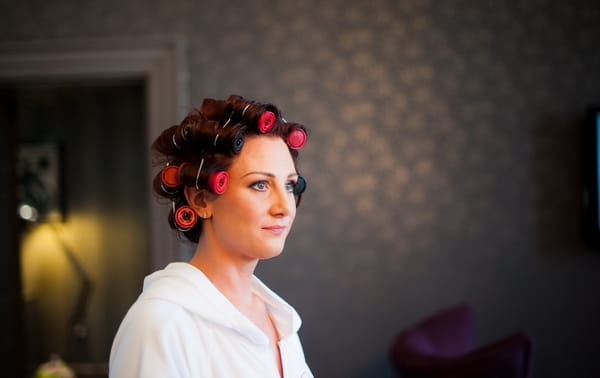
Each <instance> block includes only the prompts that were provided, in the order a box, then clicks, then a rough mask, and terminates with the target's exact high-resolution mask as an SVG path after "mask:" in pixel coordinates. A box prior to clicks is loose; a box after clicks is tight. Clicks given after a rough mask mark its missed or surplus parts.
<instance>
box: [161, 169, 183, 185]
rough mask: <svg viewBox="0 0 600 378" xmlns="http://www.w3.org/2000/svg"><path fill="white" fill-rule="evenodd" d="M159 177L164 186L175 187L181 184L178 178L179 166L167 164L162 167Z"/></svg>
mask: <svg viewBox="0 0 600 378" xmlns="http://www.w3.org/2000/svg"><path fill="white" fill-rule="evenodd" d="M160 179H161V181H162V183H163V184H164V185H165V186H166V187H168V188H177V187H178V186H179V185H181V180H180V179H179V167H177V166H176V165H167V166H166V167H164V168H163V170H162V172H161V175H160Z"/></svg>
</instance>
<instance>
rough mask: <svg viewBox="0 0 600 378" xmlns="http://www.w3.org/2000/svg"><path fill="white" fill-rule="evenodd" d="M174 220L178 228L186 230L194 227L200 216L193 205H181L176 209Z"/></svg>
mask: <svg viewBox="0 0 600 378" xmlns="http://www.w3.org/2000/svg"><path fill="white" fill-rule="evenodd" d="M174 220H175V225H176V226H177V229H178V230H179V231H182V232H186V231H189V230H191V229H192V228H193V227H194V225H195V224H196V221H197V220H198V216H197V215H196V212H195V211H194V209H192V208H191V207H189V206H181V207H180V208H179V209H177V210H176V211H175V213H174Z"/></svg>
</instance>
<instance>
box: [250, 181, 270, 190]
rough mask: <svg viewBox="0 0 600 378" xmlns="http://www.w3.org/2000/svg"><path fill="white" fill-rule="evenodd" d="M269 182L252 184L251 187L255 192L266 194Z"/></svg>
mask: <svg viewBox="0 0 600 378" xmlns="http://www.w3.org/2000/svg"><path fill="white" fill-rule="evenodd" d="M267 186H268V185H267V182H266V181H265V180H260V181H255V182H253V183H252V184H250V187H251V188H252V189H254V190H258V191H259V192H264V191H265V190H267Z"/></svg>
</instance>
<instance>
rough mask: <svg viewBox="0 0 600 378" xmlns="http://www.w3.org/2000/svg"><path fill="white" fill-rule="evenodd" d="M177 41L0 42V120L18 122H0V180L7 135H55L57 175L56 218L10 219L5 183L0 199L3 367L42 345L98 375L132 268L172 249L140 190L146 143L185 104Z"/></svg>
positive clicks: (159, 214)
mask: <svg viewBox="0 0 600 378" xmlns="http://www.w3.org/2000/svg"><path fill="white" fill-rule="evenodd" d="M185 45H186V44H185V40H182V39H181V38H178V37H164V38H163V37H152V38H143V39H110V40H92V41H90V40H87V41H83V40H77V41H55V42H49V41H40V42H31V43H16V44H0V83H1V84H0V92H1V97H2V98H1V100H2V102H1V104H2V105H1V106H2V108H3V109H2V111H1V112H0V113H2V114H0V115H1V116H2V118H0V120H2V122H3V123H6V121H10V122H12V124H18V125H19V126H18V127H15V128H9V127H5V125H4V124H3V125H2V128H1V130H2V131H1V133H0V136H1V138H0V139H2V143H1V145H2V147H3V150H4V152H3V155H2V156H3V159H2V161H1V162H0V168H1V169H0V174H1V179H2V182H3V183H5V184H6V185H7V186H8V187H13V186H15V187H16V184H17V177H16V172H14V170H13V167H14V166H15V165H17V156H18V151H19V146H18V145H17V141H23V140H25V139H27V140H28V141H33V142H34V144H35V143H42V144H44V143H45V144H47V143H50V144H51V145H55V146H57V145H58V146H59V150H61V161H62V164H61V172H62V175H63V180H61V182H64V183H65V185H64V187H63V189H64V190H63V191H62V193H61V196H62V197H61V198H62V200H63V204H64V207H63V208H62V211H63V216H64V218H63V220H62V221H61V222H57V223H54V225H52V226H49V224H48V223H49V222H46V224H45V225H36V226H35V227H32V226H31V224H28V223H26V222H21V223H17V222H16V216H15V215H16V214H15V213H16V209H15V208H16V204H17V193H16V190H12V189H11V190H5V191H4V193H5V194H4V195H3V196H2V198H1V201H0V210H1V211H0V215H1V216H2V218H1V219H0V220H1V221H2V222H3V226H5V227H3V228H2V233H1V235H2V236H3V238H4V237H5V238H4V239H5V240H6V242H5V243H3V247H4V251H3V252H5V253H4V254H2V257H1V263H0V266H1V267H2V269H1V271H0V275H1V276H2V277H4V278H7V279H3V280H2V282H0V283H1V285H0V295H1V297H2V298H3V302H2V303H3V308H2V317H1V318H2V319H0V320H2V322H0V323H1V324H2V327H3V330H2V331H3V335H5V336H6V338H3V341H2V345H1V347H2V348H1V349H2V351H3V358H4V361H5V362H7V364H3V365H4V366H6V368H7V370H6V371H5V372H14V374H12V373H8V374H9V375H14V376H21V375H23V373H24V372H23V370H24V369H21V366H23V365H25V363H24V360H26V361H27V363H28V364H27V365H28V369H32V368H33V367H34V365H35V364H36V363H37V362H38V361H40V360H47V359H48V358H49V357H50V356H48V355H47V354H48V353H53V352H54V353H57V354H59V355H61V357H64V358H65V359H70V360H71V361H68V362H71V363H73V361H75V365H76V367H77V369H78V373H79V374H78V376H81V377H99V376H106V374H105V372H106V366H107V361H108V355H107V349H109V346H110V342H111V341H112V337H113V336H114V331H116V326H118V322H119V321H120V318H121V317H122V315H123V314H124V311H125V310H126V308H127V306H128V305H129V304H130V303H131V301H132V299H131V296H135V295H137V293H139V291H140V289H141V283H142V282H141V277H143V275H145V274H146V273H147V272H148V271H151V270H154V269H157V268H158V267H162V266H164V265H165V264H166V263H167V262H170V261H173V260H176V259H177V258H178V257H179V256H181V253H182V252H181V246H180V244H179V243H178V242H177V239H176V238H175V236H174V235H170V234H168V233H165V232H164V231H165V214H166V212H167V208H165V207H164V206H161V205H160V204H159V203H157V202H156V201H155V199H154V198H152V196H150V194H149V188H150V185H149V182H150V177H151V176H152V175H153V171H154V169H153V168H152V167H151V164H150V162H151V157H150V153H149V152H150V151H149V145H150V141H151V140H153V139H154V138H155V137H156V136H157V135H158V133H159V132H160V130H162V129H163V128H164V127H166V126H169V125H171V124H174V123H176V122H178V121H179V120H180V118H181V116H182V114H183V113H184V112H186V111H187V82H186V80H185V79H186V78H187V69H186V64H185V53H184V52H185ZM34 104H35V109H34ZM36 109H37V110H36ZM4 113H8V114H4ZM68 118H70V120H69V119H68ZM70 121H73V124H70V125H69V122H70ZM134 193H135V195H134ZM134 197H135V198H134ZM40 223H42V222H40ZM19 226H21V227H20V229H21V231H19V232H17V231H18V230H19ZM17 235H20V236H17ZM25 250H26V252H25V253H22V251H25ZM21 260H26V261H27V262H26V263H25V264H23V268H22V269H21V267H20V266H19V265H20V261H21ZM14 272H21V273H22V277H18V274H16V273H15V274H13V273H14ZM34 276H36V277H38V278H36V279H34V280H33V281H30V280H31V279H30V278H28V277H34ZM8 278H10V280H9V279H8ZM21 278H22V279H21ZM109 278H110V279H109ZM28 280H29V281H28ZM21 285H22V288H21V287H20V286H21ZM21 292H23V293H21ZM57 293H60V294H57ZM21 294H23V298H24V299H25V302H26V304H27V306H26V307H25V308H23V307H22V306H20V304H19V301H20V299H21ZM34 294H36V295H34ZM54 295H57V296H54ZM128 297H129V299H127V298H128ZM34 298H35V299H34ZM127 302H128V303H127ZM5 305H6V306H5ZM40 309H42V310H40ZM40 316H41V317H43V318H44V321H42V322H40V321H39V317H40ZM36 318H38V319H36ZM48 324H50V325H48ZM111 328H112V329H111ZM32 335H41V336H39V337H40V338H43V340H42V339H38V337H35V336H32ZM32 339H35V340H32ZM25 340H27V343H26V346H23V344H25V343H24V341H25ZM24 351H27V355H25V353H24ZM4 352H7V353H4Z"/></svg>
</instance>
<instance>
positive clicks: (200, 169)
mask: <svg viewBox="0 0 600 378" xmlns="http://www.w3.org/2000/svg"><path fill="white" fill-rule="evenodd" d="M203 165H204V158H202V160H200V166H199V167H198V173H196V189H198V190H200V186H199V185H198V180H199V179H200V172H201V171H202V166H203Z"/></svg>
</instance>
